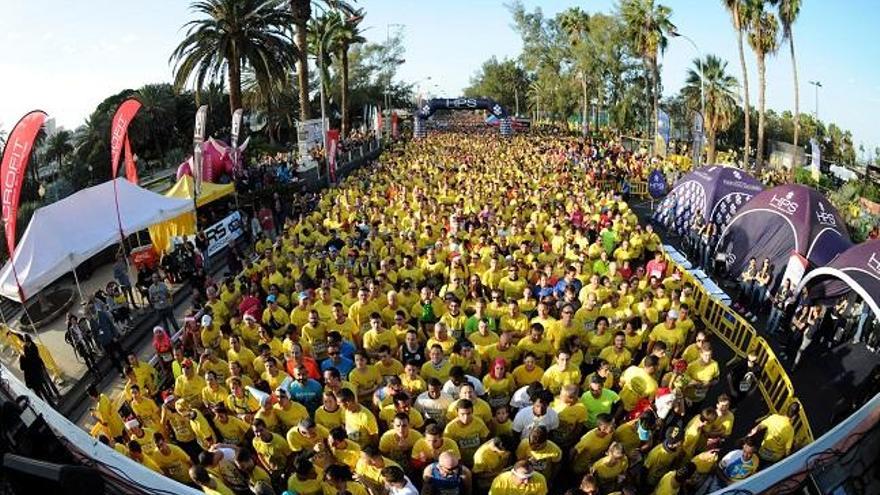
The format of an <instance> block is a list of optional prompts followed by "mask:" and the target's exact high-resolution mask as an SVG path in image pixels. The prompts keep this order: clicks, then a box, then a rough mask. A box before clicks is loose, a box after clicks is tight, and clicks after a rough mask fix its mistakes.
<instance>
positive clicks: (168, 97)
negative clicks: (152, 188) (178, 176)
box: [129, 84, 177, 166]
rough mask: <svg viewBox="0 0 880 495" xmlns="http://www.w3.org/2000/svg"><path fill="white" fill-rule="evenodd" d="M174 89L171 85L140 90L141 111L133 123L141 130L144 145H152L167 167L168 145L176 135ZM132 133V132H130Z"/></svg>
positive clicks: (150, 85) (149, 86)
mask: <svg viewBox="0 0 880 495" xmlns="http://www.w3.org/2000/svg"><path fill="white" fill-rule="evenodd" d="M173 89H174V88H172V87H171V86H170V85H169V84H147V85H146V86H144V87H142V88H141V89H139V90H138V100H140V102H141V105H142V107H141V111H140V113H139V114H138V118H137V119H135V121H134V122H133V124H134V128H135V129H138V130H140V131H141V132H140V136H141V137H142V139H143V142H142V145H146V144H147V143H151V144H152V151H154V152H155V157H156V158H157V159H159V160H160V161H161V162H162V165H163V166H164V165H166V164H165V163H164V162H165V153H166V152H167V148H168V144H169V143H170V142H171V141H172V139H173V137H174V135H175V130H176V129H175V128H174V116H175V113H176V110H177V109H176V102H175V100H174V90H173ZM129 133H131V131H129Z"/></svg>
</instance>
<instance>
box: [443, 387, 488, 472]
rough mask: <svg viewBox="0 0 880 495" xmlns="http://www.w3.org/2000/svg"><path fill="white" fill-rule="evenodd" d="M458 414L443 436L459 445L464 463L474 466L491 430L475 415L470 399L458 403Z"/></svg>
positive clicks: (447, 426)
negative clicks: (480, 448)
mask: <svg viewBox="0 0 880 495" xmlns="http://www.w3.org/2000/svg"><path fill="white" fill-rule="evenodd" d="M457 413H458V414H457V416H456V418H455V419H454V420H452V421H451V422H450V423H449V424H447V425H446V429H445V430H444V432H443V434H444V436H446V437H448V438H450V439H452V440H453V441H455V443H456V444H458V450H459V451H460V452H461V458H462V461H463V462H464V463H465V464H470V465H472V464H473V459H474V453H475V452H476V451H477V448H479V446H480V445H481V444H482V443H483V441H485V440H486V438H488V437H489V428H487V427H486V424H485V423H484V422H483V420H482V419H480V418H478V417H476V416H475V415H474V404H473V402H471V401H470V400H468V399H461V400H459V401H458V406H457Z"/></svg>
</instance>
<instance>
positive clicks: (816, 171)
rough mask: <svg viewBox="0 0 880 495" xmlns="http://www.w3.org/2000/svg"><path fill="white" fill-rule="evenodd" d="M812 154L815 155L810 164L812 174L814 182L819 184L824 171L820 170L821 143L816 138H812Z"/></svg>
mask: <svg viewBox="0 0 880 495" xmlns="http://www.w3.org/2000/svg"><path fill="white" fill-rule="evenodd" d="M810 154H811V155H813V156H812V161H811V162H810V171H811V172H812V175H813V180H815V181H816V182H819V179H820V178H821V177H822V170H821V168H820V164H821V163H822V150H821V149H820V148H819V141H818V140H817V139H816V138H814V137H813V138H810Z"/></svg>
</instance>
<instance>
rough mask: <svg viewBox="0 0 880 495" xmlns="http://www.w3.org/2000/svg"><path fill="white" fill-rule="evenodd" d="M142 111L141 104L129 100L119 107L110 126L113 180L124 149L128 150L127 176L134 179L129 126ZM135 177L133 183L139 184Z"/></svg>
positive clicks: (126, 156)
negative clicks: (131, 168) (131, 169)
mask: <svg viewBox="0 0 880 495" xmlns="http://www.w3.org/2000/svg"><path fill="white" fill-rule="evenodd" d="M140 109H141V102H139V101H137V100H136V99H134V98H129V99H127V100H125V101H123V102H122V104H121V105H119V108H117V109H116V114H114V115H113V122H112V123H111V125H110V178H112V179H115V178H116V174H117V173H118V171H119V155H120V154H122V149H123V148H126V150H127V151H126V155H125V167H126V176H127V177H128V180H130V181H131V179H132V176H131V174H130V173H129V171H128V170H129V165H131V166H132V167H133V166H134V165H133V163H131V164H130V157H131V149H130V146H129V144H128V125H129V124H130V123H131V120H132V119H133V118H134V116H135V114H137V113H138V110H140ZM134 175H135V180H134V181H132V182H134V183H137V174H134Z"/></svg>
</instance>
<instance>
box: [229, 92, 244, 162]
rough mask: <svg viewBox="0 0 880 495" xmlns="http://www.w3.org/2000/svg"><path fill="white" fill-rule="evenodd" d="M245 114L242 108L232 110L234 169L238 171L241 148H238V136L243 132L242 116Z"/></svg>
mask: <svg viewBox="0 0 880 495" xmlns="http://www.w3.org/2000/svg"><path fill="white" fill-rule="evenodd" d="M243 114H244V111H243V110H242V109H240V108H239V109H237V110H236V111H234V112H232V139H231V141H232V170H233V171H236V172H237V171H238V169H239V166H240V164H239V157H238V155H239V150H238V138H239V134H240V133H241V117H242V115H243Z"/></svg>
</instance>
